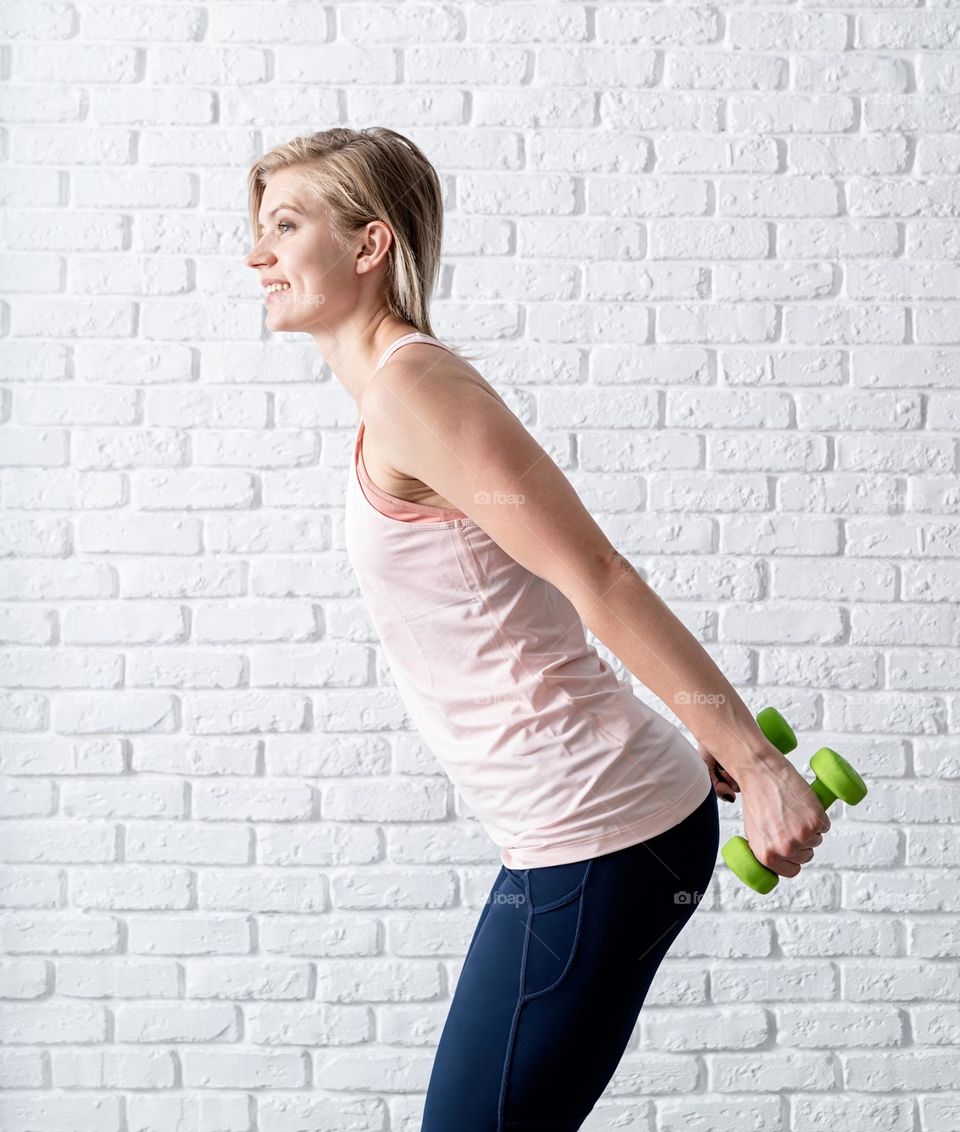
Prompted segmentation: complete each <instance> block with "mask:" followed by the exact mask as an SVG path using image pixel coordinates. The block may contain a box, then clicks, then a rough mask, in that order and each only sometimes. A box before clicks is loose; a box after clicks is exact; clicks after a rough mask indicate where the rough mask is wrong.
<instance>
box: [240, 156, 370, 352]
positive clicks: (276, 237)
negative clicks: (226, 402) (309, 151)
mask: <svg viewBox="0 0 960 1132" xmlns="http://www.w3.org/2000/svg"><path fill="white" fill-rule="evenodd" d="M259 220H260V224H261V227H262V233H261V236H260V239H259V240H258V241H257V243H256V244H255V245H254V247H253V249H252V250H251V251H250V253H249V255H247V256H246V258H245V260H244V262H245V263H246V264H247V266H248V267H251V268H252V269H253V270H254V271H256V273H257V275H258V277H259V279H260V283H261V285H263V284H264V283H266V282H267V281H269V280H282V281H283V282H284V283H286V284H289V287H288V288H287V287H285V288H283V289H282V290H279V291H276V292H275V293H274V294H265V295H264V298H265V300H266V303H267V327H268V329H270V330H274V331H281V330H285V331H305V332H309V331H311V330H320V331H326V332H330V331H331V330H333V329H334V328H335V327H336V326H337V325H339V324H340V323H342V322H344V321H345V320H346V318H347V317H348V316H349V314H350V312H351V311H353V310H354V308H355V306H356V302H357V296H358V291H359V287H358V283H359V278H358V276H357V273H356V271H355V270H354V266H355V265H354V259H355V252H354V251H353V250H350V251H344V250H343V249H342V248H341V247H340V245H339V244H338V243H337V242H336V240H335V239H334V237H333V234H332V230H331V227H330V224H329V222H328V220H327V218H326V217H325V215H324V214H323V211H322V208H321V205H320V202H318V201H317V199H316V197H315V196H313V195H311V194H310V193H309V192H308V191H307V182H306V180H305V178H304V177H303V175H302V173H300V172H299V171H298V170H296V169H282V170H280V172H278V173H275V174H274V175H273V176H272V177H271V178H270V180H269V182H268V183H267V185H266V188H265V189H264V193H263V200H262V201H261V202H260V216H259Z"/></svg>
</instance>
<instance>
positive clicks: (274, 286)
mask: <svg viewBox="0 0 960 1132" xmlns="http://www.w3.org/2000/svg"><path fill="white" fill-rule="evenodd" d="M264 290H265V291H266V292H267V294H268V295H272V294H273V293H274V291H289V290H290V284H289V283H271V284H270V286H269V287H265V288H264Z"/></svg>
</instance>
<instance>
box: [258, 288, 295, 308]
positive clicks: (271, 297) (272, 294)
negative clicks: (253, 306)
mask: <svg viewBox="0 0 960 1132" xmlns="http://www.w3.org/2000/svg"><path fill="white" fill-rule="evenodd" d="M290 289H291V288H290V284H289V283H287V284H286V285H285V286H282V287H277V286H271V288H270V289H269V290H268V291H267V292H266V294H265V295H264V297H263V301H264V302H265V303H267V305H269V304H270V303H273V302H277V301H278V300H279V299H280V298H281V296H283V295H285V294H286V293H287V292H288V291H289V290H290Z"/></svg>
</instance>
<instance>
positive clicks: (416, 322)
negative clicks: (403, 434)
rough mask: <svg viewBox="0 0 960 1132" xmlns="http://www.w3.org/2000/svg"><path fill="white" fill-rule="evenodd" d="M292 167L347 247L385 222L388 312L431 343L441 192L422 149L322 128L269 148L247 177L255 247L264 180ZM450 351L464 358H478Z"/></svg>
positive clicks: (380, 133) (382, 129) (398, 137)
mask: <svg viewBox="0 0 960 1132" xmlns="http://www.w3.org/2000/svg"><path fill="white" fill-rule="evenodd" d="M290 168H300V169H302V171H303V173H304V176H305V178H306V181H307V186H308V191H309V192H311V193H312V195H313V196H314V197H315V198H316V199H317V200H318V201H319V202H320V203H321V204H322V206H323V207H324V208H325V210H326V213H327V217H328V219H329V221H330V225H331V230H332V232H333V235H334V238H335V239H336V240H337V242H338V243H339V244H340V246H341V247H343V248H344V250H345V249H346V247H347V245H348V242H349V240H350V238H351V237H352V236H354V235H356V234H357V233H358V232H360V231H361V230H362V229H363V228H364V227H365V226H366V225H367V224H369V223H370V221H371V220H382V221H383V222H385V223H386V224H387V225H389V227H390V230H391V232H392V233H393V240H392V242H391V244H390V249H389V251H388V252H387V269H386V275H385V277H384V280H385V286H386V302H387V307H388V309H389V311H390V313H391V314H392V315H394V317H396V318H398V319H401V320H402V321H404V322H408V323H410V324H411V325H413V326H415V327H416V328H417V330H418V331H420V333H421V334H426V335H429V336H430V337H431V338H435V337H436V335H435V334H434V332H433V329H432V327H431V325H430V310H429V304H430V297H431V295H432V294H433V290H434V288H435V286H436V284H437V279H438V278H439V274H440V250H441V244H442V242H443V192H442V189H441V186H440V178H439V177H438V176H437V172H436V170H435V169H434V167H433V165H431V163H430V161H429V160H428V159H427V157H426V155H425V154H424V152H423V151H422V150H421V149H420V148H419V146H417V145H415V144H414V143H413V142H412V141H410V139H409V138H406V137H404V136H403V134H398V133H397V132H396V131H395V130H391V129H388V128H387V127H386V126H369V127H367V128H366V129H362V130H353V129H348V128H346V127H338V128H334V129H330V130H321V131H320V132H319V133H316V134H307V135H302V136H300V137H296V138H294V139H293V140H292V141H288V142H284V143H283V144H282V145H278V146H274V148H273V149H271V150H269V151H268V152H267V153H265V154H264V155H263V156H262V157H260V158H259V159H258V160H257V161H256V162H255V163H254V164H253V166H252V167H251V169H250V173H249V175H248V179H247V183H248V187H249V202H250V227H251V232H252V234H253V241H254V243H256V242H257V240H259V239H260V236H261V234H262V231H263V229H262V226H261V224H260V220H259V217H260V205H261V203H262V201H263V194H264V190H265V189H266V186H267V182H268V181H269V179H270V178H271V177H272V176H273V174H274V173H276V172H278V171H279V170H280V169H290ZM451 349H453V347H451ZM453 352H454V353H455V354H457V355H458V356H459V357H461V358H463V359H464V360H467V359H469V358H471V357H474V356H475V355H470V354H463V353H461V351H459V350H456V349H454V351H453Z"/></svg>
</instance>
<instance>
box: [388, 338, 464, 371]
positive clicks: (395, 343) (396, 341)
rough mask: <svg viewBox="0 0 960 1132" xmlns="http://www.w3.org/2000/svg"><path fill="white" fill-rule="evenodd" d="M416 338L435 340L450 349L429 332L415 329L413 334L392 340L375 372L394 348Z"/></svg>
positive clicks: (426, 340) (438, 344)
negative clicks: (423, 332)
mask: <svg viewBox="0 0 960 1132" xmlns="http://www.w3.org/2000/svg"><path fill="white" fill-rule="evenodd" d="M415 339H419V340H420V341H422V342H433V343H434V345H436V346H440V347H442V348H443V349H444V350H449V346H444V345H443V343H442V342H441V341H439V340H438V339H437V338H432V337H431V336H430V335H429V334H422V333H421V332H420V331H419V330H415V331H413V333H412V334H404V335H403V337H402V338H396V339H394V341H393V342H391V343H390V345H389V346H388V347H387V348H386V349H385V350H384V351H383V353H382V354H381V355H380V361H379V362H377V364H376V368H375V369H374V371H373V372H374V373H376V372H377V370H378V369H381V368H382V367H383V366H384V365H385V364H386V361H387V359H388V358H389V357H390V355H391V354H392V353H393V351H394V350H397V349H399V348H400V347H401V346H405V345H406V344H407V342H413V341H414V340H415Z"/></svg>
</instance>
